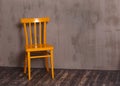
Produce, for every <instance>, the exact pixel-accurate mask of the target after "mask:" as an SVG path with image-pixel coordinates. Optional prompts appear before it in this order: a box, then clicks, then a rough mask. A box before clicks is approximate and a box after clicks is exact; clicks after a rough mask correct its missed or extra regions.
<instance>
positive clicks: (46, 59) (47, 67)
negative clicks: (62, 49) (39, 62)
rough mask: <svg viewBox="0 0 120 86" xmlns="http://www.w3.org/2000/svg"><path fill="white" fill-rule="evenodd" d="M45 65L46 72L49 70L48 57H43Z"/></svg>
mask: <svg viewBox="0 0 120 86" xmlns="http://www.w3.org/2000/svg"><path fill="white" fill-rule="evenodd" d="M45 67H46V70H47V72H49V66H48V58H45Z"/></svg>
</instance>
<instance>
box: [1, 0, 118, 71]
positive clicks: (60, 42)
mask: <svg viewBox="0 0 120 86" xmlns="http://www.w3.org/2000/svg"><path fill="white" fill-rule="evenodd" d="M45 16H48V17H50V18H51V21H50V23H49V24H48V29H47V39H48V43H51V44H53V45H54V46H55V53H54V56H55V67H56V68H66V69H104V70H112V69H120V0H0V66H10V67H11V66H12V67H13V66H17V67H18V66H23V58H24V40H23V37H24V36H23V30H22V29H21V26H20V24H19V23H20V18H23V17H45ZM42 65H43V60H33V61H32V67H39V66H40V67H42Z"/></svg>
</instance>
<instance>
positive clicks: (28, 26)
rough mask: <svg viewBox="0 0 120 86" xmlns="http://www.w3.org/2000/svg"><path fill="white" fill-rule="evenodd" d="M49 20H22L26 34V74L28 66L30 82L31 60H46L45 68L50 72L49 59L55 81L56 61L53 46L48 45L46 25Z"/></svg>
mask: <svg viewBox="0 0 120 86" xmlns="http://www.w3.org/2000/svg"><path fill="white" fill-rule="evenodd" d="M49 20H50V19H49V18H47V17H46V18H22V19H21V23H22V24H23V26H24V33H25V42H26V45H25V51H26V55H25V63H24V73H26V67H27V66H28V80H30V79H31V59H36V58H45V67H46V70H47V71H49V63H48V58H50V64H51V74H52V79H54V59H53V49H54V47H53V46H52V45H49V44H47V43H46V25H47V23H48V22H49Z"/></svg>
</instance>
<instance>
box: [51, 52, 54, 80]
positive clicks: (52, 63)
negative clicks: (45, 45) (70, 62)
mask: <svg viewBox="0 0 120 86" xmlns="http://www.w3.org/2000/svg"><path fill="white" fill-rule="evenodd" d="M50 52H51V57H50V63H51V73H52V79H54V59H53V50H51V51H50Z"/></svg>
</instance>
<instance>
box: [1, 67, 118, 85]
mask: <svg viewBox="0 0 120 86" xmlns="http://www.w3.org/2000/svg"><path fill="white" fill-rule="evenodd" d="M0 86H120V71H105V70H103V71H97V70H63V69H56V70H55V79H54V80H52V79H51V76H50V73H47V72H46V71H45V69H37V68H35V69H32V79H31V80H30V81H28V80H27V76H26V75H24V74H23V69H22V68H7V67H0Z"/></svg>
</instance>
